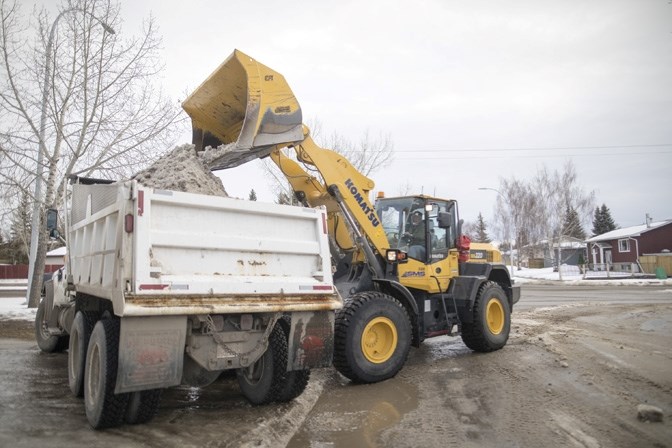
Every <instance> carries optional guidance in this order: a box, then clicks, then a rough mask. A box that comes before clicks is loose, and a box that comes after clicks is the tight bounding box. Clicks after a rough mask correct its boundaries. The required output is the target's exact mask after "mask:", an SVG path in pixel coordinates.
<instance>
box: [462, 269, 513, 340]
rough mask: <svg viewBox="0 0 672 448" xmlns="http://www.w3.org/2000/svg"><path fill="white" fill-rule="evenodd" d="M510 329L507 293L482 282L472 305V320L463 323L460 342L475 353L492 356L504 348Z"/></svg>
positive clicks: (496, 286) (492, 284)
mask: <svg viewBox="0 0 672 448" xmlns="http://www.w3.org/2000/svg"><path fill="white" fill-rule="evenodd" d="M510 329H511V310H510V308H509V301H508V299H507V297H506V293H505V292H504V290H503V289H502V287H501V286H499V285H498V284H497V283H495V282H485V283H483V284H482V285H481V287H480V288H479V289H478V294H477V296H476V301H475V302H474V319H473V321H472V322H463V323H462V341H464V344H465V345H466V346H467V347H469V348H470V349H472V350H474V351H477V352H482V353H486V352H492V351H495V350H499V349H500V348H502V347H504V346H505V345H506V342H507V341H508V339H509V331H510Z"/></svg>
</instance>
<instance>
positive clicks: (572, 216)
mask: <svg viewBox="0 0 672 448" xmlns="http://www.w3.org/2000/svg"><path fill="white" fill-rule="evenodd" d="M562 234H563V235H565V236H571V237H574V238H577V239H580V240H583V239H585V238H586V232H585V231H584V230H583V226H582V225H581V221H580V220H579V214H578V213H577V212H576V209H574V207H571V206H569V205H568V206H567V210H566V211H565V221H564V222H563V224H562Z"/></svg>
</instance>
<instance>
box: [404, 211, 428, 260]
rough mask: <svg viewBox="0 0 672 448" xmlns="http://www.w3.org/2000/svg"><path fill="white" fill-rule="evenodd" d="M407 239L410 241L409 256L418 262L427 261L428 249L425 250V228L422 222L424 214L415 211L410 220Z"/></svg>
mask: <svg viewBox="0 0 672 448" xmlns="http://www.w3.org/2000/svg"><path fill="white" fill-rule="evenodd" d="M405 236H406V238H407V239H408V244H409V248H408V256H409V257H411V258H415V259H416V260H421V261H426V260H427V249H425V226H424V223H423V220H422V213H421V212H419V211H415V212H413V213H411V215H410V217H409V218H408V226H407V227H406V233H405Z"/></svg>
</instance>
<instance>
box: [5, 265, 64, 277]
mask: <svg viewBox="0 0 672 448" xmlns="http://www.w3.org/2000/svg"><path fill="white" fill-rule="evenodd" d="M61 266H63V265H60V264H47V265H45V266H44V272H45V273H47V272H54V271H55V270H57V269H58V268H60V267H61ZM10 278H11V279H15V278H19V279H20V278H25V279H28V265H27V264H0V279H3V280H4V279H10Z"/></svg>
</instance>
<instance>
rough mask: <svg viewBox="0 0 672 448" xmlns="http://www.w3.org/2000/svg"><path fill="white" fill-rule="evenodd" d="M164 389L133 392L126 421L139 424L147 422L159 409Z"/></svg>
mask: <svg viewBox="0 0 672 448" xmlns="http://www.w3.org/2000/svg"><path fill="white" fill-rule="evenodd" d="M162 393H163V389H151V390H143V391H139V392H131V393H130V394H129V395H130V397H129V399H128V408H127V409H126V423H129V424H131V425H137V424H140V423H147V422H148V421H150V420H151V419H153V418H154V416H155V415H156V413H157V411H158V410H159V403H160V402H161V394H162Z"/></svg>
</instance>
